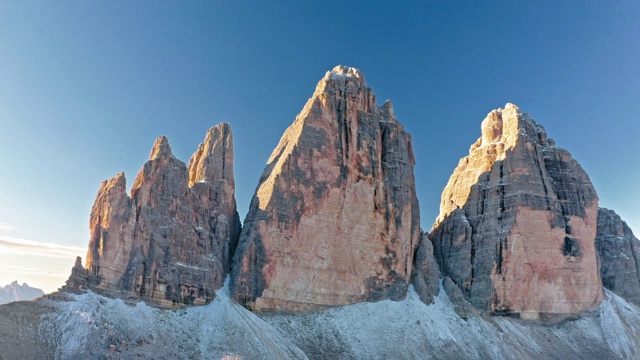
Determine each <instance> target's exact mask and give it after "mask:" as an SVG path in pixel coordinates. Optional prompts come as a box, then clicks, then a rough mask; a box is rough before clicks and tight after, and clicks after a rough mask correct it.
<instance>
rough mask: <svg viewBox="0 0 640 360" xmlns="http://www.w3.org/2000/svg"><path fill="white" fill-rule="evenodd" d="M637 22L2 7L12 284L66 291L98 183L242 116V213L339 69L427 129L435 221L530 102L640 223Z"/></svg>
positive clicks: (568, 5)
mask: <svg viewBox="0 0 640 360" xmlns="http://www.w3.org/2000/svg"><path fill="white" fill-rule="evenodd" d="M639 19H640V3H639V2H637V1H520V2H517V1H515V2H514V1H499V2H498V1H420V2H410V1H400V2H375V1H366V2H365V1H360V2H356V1H335V2H334V1H313V2H312V1H289V2H277V1H251V2H242V1H225V2H217V1H207V2H195V1H187V2H177V1H103V2H97V1H55V2H54V1H43V2H36V1H13V0H8V1H2V2H0V245H1V244H2V242H3V241H4V244H5V245H4V246H0V285H3V284H4V283H7V282H9V281H11V280H14V279H17V280H19V281H25V280H26V281H28V282H30V284H31V285H35V286H39V287H42V288H45V290H52V289H54V288H56V287H58V286H59V285H61V284H62V282H63V281H64V278H66V276H67V274H68V272H69V269H70V267H71V265H72V263H73V259H72V254H73V253H75V252H80V253H82V254H83V253H84V248H85V247H86V245H87V243H88V234H89V231H88V220H89V211H90V208H91V205H92V203H93V200H94V197H95V194H96V191H97V189H98V186H99V184H100V182H101V181H102V180H104V179H107V178H110V177H111V176H113V175H115V174H116V173H118V172H120V171H125V172H126V175H127V180H128V184H129V185H131V183H132V182H133V179H134V177H135V175H136V173H137V172H138V170H139V169H140V167H141V166H142V164H143V163H144V161H146V159H147V157H148V154H149V151H150V149H151V145H152V144H153V141H154V139H155V138H156V137H157V136H159V135H166V136H167V137H168V138H169V140H170V143H171V145H172V147H173V150H174V154H175V155H176V156H177V157H178V158H180V159H182V160H183V161H188V159H189V157H190V155H191V154H192V153H193V152H194V151H195V150H196V148H197V146H198V144H199V143H200V142H201V141H202V140H203V138H204V135H205V132H206V130H207V129H208V128H210V127H211V126H213V125H215V124H216V123H218V122H221V121H226V122H230V123H231V124H232V127H233V131H234V135H235V152H236V158H235V170H236V184H237V189H236V196H237V200H238V206H239V208H238V210H239V212H240V217H241V218H244V216H245V214H246V211H247V209H248V205H249V202H250V198H251V196H252V195H253V191H254V189H255V187H256V185H257V182H258V179H259V177H260V174H261V173H262V170H263V168H264V165H265V163H266V161H267V159H268V157H269V154H270V153H271V151H272V149H273V148H274V147H275V146H276V144H277V143H278V141H279V139H280V136H281V135H282V132H283V131H284V130H285V129H286V127H287V126H289V125H290V124H291V123H292V122H293V120H294V118H295V116H296V114H297V113H298V112H299V111H300V110H301V109H302V107H303V105H304V103H305V101H306V100H307V98H308V97H309V96H310V95H311V94H312V93H313V90H314V88H315V85H316V83H317V81H318V80H320V78H321V77H322V76H323V75H324V73H325V72H326V71H327V70H330V69H331V68H333V67H334V66H335V65H337V64H343V65H348V66H355V67H358V68H359V69H360V70H362V71H363V72H364V74H365V76H366V78H367V82H368V84H369V86H371V87H373V88H374V90H375V93H376V95H377V97H378V100H379V102H383V101H384V100H385V99H391V100H392V101H393V103H394V107H395V110H396V114H397V116H398V118H399V120H400V121H401V122H402V123H403V124H404V125H405V127H406V128H407V130H408V131H409V132H410V133H411V134H412V135H413V137H414V145H415V153H416V159H417V164H416V177H417V187H418V197H419V200H420V206H421V209H422V224H423V225H422V226H423V228H425V229H429V228H430V226H431V224H432V222H433V220H434V219H435V217H436V215H437V212H438V206H439V202H440V193H441V191H442V189H443V188H444V186H445V184H446V182H447V180H448V178H449V176H450V175H451V172H452V171H453V169H454V168H455V166H456V165H457V163H458V160H459V159H460V158H461V157H463V156H465V155H466V154H467V153H468V149H469V146H470V145H471V144H472V143H473V142H474V141H475V140H476V139H477V138H478V137H479V136H480V122H481V121H482V119H483V118H484V116H485V115H486V114H487V113H488V112H489V111H490V110H492V109H494V108H498V107H502V106H504V104H505V103H506V102H513V103H515V104H517V105H518V106H519V107H520V108H521V109H522V110H523V111H525V112H528V113H530V114H531V115H532V116H533V118H534V119H536V120H537V121H538V122H539V123H542V124H543V125H544V126H545V127H546V128H547V131H548V133H549V135H550V137H552V138H554V139H555V140H556V141H557V144H558V145H559V146H562V147H565V148H567V149H568V150H569V151H570V152H571V153H572V154H573V155H574V157H575V158H576V159H577V160H578V161H579V162H580V163H581V164H582V166H583V167H584V168H585V169H586V170H587V172H588V173H589V175H590V176H591V179H592V181H593V183H594V184H595V186H596V190H597V191H598V194H599V196H600V200H601V202H600V204H601V206H605V207H610V208H613V209H614V210H616V211H617V212H618V213H619V214H621V215H622V217H623V219H625V220H626V221H627V222H629V223H630V225H631V226H632V228H635V229H637V231H638V232H640V212H639V211H638V206H637V204H638V203H639V200H640V187H639V185H638V182H639V179H640V165H639V162H638V155H639V154H640V151H639V150H640V142H639V141H638V140H639V135H640V119H639V115H638V114H640V98H639V94H640V20H639ZM22 239H27V240H31V241H36V242H38V243H26V245H25V241H24V240H22ZM7 243H11V244H12V245H7ZM40 243H55V244H59V245H68V246H69V247H60V246H53V245H49V246H45V245H43V244H40ZM16 244H18V245H16ZM52 249H53V250H52ZM29 254H30V255H29ZM36 255H37V256H36ZM83 255H84V254H83ZM47 274H49V275H47Z"/></svg>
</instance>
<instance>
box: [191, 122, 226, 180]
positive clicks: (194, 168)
mask: <svg viewBox="0 0 640 360" xmlns="http://www.w3.org/2000/svg"><path fill="white" fill-rule="evenodd" d="M229 174H233V134H232V132H231V125H230V124H229V123H220V124H218V125H216V126H214V127H212V128H211V129H209V131H207V135H206V137H205V139H204V143H202V144H200V146H199V147H198V150H197V151H196V152H195V153H194V154H193V156H191V159H190V160H189V186H193V184H195V183H197V182H214V183H215V182H218V181H223V180H224V181H227V182H229V185H230V186H235V180H234V178H233V176H229Z"/></svg>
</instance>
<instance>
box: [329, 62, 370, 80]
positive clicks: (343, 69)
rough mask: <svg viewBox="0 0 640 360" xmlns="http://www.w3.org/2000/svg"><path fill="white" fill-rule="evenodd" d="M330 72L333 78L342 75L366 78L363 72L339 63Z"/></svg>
mask: <svg viewBox="0 0 640 360" xmlns="http://www.w3.org/2000/svg"><path fill="white" fill-rule="evenodd" d="M329 74H330V76H331V78H332V79H333V78H340V77H354V78H361V79H363V80H364V75H363V74H362V72H361V71H360V70H358V69H356V68H354V67H350V66H344V65H338V66H336V67H334V68H333V70H331V71H330V72H329Z"/></svg>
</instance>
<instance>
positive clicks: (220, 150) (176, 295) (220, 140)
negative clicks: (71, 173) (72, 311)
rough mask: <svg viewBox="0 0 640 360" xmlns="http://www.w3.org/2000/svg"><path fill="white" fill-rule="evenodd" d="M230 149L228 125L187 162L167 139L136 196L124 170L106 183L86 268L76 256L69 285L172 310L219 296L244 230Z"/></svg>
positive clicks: (142, 174) (95, 210) (93, 219)
mask: <svg viewBox="0 0 640 360" xmlns="http://www.w3.org/2000/svg"><path fill="white" fill-rule="evenodd" d="M232 147H233V136H232V134H231V127H230V126H229V124H220V125H218V126H215V127H213V128H212V129H211V130H209V131H208V132H207V136H206V138H205V141H204V143H203V144H201V145H200V146H199V147H198V151H196V153H195V154H194V155H193V156H192V161H191V162H190V165H189V167H187V165H186V164H185V163H184V162H182V161H180V160H178V159H176V158H175V157H174V156H173V155H172V154H171V147H170V146H169V141H168V140H167V138H166V137H164V136H161V137H159V138H158V139H156V141H155V143H154V145H153V148H152V150H151V155H150V157H149V161H147V162H146V163H145V164H144V165H143V167H142V169H141V170H140V171H139V172H138V175H137V176H136V179H135V181H134V183H133V186H132V187H131V195H130V196H129V195H127V193H126V179H125V176H124V173H120V174H118V175H116V176H115V177H113V178H111V179H109V180H107V181H104V182H102V184H101V185H100V189H99V191H98V195H97V197H96V200H95V202H94V205H93V207H92V209H91V216H90V234H91V238H90V241H89V249H88V251H87V262H86V268H83V267H82V264H81V261H80V259H77V260H76V264H75V266H74V268H73V270H72V274H71V276H70V277H69V280H68V281H67V285H66V289H67V290H70V291H77V290H78V289H85V288H89V289H91V290H94V291H96V292H98V293H100V294H103V295H107V296H110V297H118V298H124V299H134V300H144V301H146V302H148V303H150V304H153V305H156V306H159V307H167V308H170V307H175V306H182V305H185V304H186V305H189V304H205V303H208V302H210V301H211V300H213V298H214V296H215V291H216V290H217V289H218V288H220V286H222V283H223V280H224V277H225V276H226V274H227V273H228V272H229V269H230V263H231V256H232V254H233V251H234V249H235V247H236V244H237V239H238V235H239V233H240V220H239V216H238V212H237V211H236V201H235V194H234V193H235V182H234V179H233V176H234V175H233V148H232Z"/></svg>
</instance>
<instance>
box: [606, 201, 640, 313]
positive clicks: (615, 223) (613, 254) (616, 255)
mask: <svg viewBox="0 0 640 360" xmlns="http://www.w3.org/2000/svg"><path fill="white" fill-rule="evenodd" d="M596 248H597V249H598V255H600V275H602V284H603V285H604V286H605V287H606V288H607V289H609V290H611V291H613V292H614V293H616V294H617V295H619V296H621V297H623V298H625V299H626V300H627V301H629V302H632V303H634V304H635V305H639V306H640V241H639V240H638V238H636V237H635V235H633V232H632V231H631V229H630V228H629V226H627V223H625V222H624V221H622V219H621V218H620V216H618V214H616V213H615V212H614V211H613V210H609V209H604V208H600V209H599V210H598V233H597V236H596Z"/></svg>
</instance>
